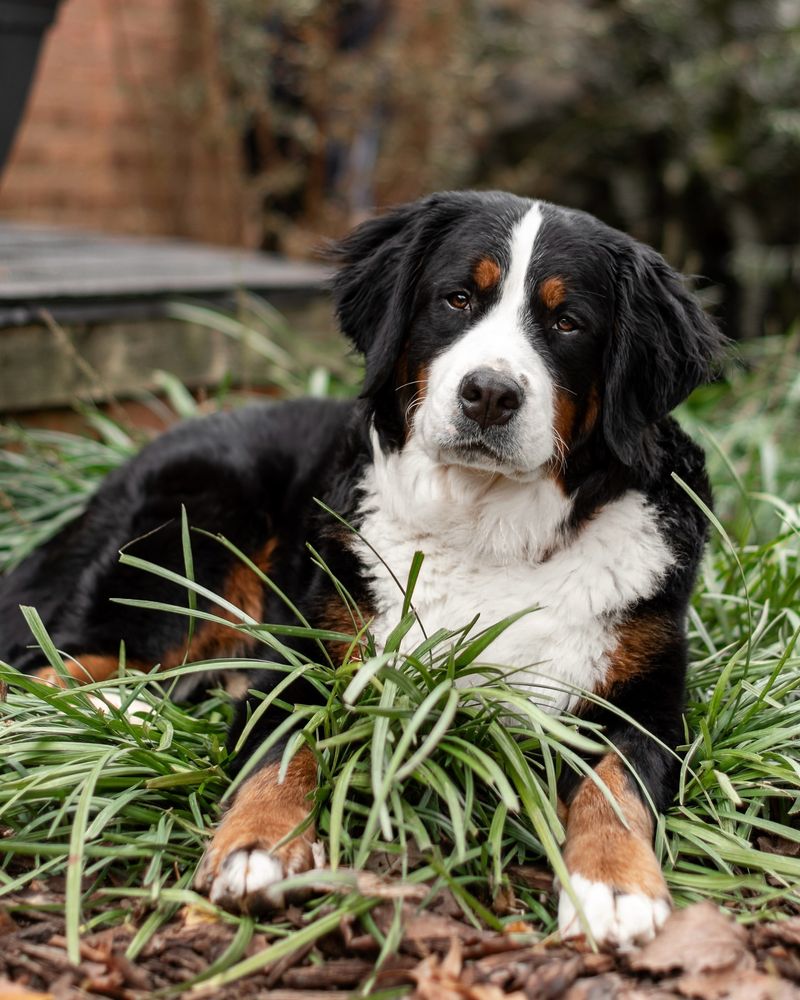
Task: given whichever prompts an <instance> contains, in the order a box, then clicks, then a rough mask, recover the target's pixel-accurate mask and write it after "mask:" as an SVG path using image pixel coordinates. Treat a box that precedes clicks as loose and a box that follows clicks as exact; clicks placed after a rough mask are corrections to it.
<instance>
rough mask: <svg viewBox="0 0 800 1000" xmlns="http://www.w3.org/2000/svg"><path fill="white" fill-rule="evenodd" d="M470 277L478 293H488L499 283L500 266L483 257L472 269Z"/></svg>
mask: <svg viewBox="0 0 800 1000" xmlns="http://www.w3.org/2000/svg"><path fill="white" fill-rule="evenodd" d="M472 277H473V279H474V281H475V284H476V285H477V286H478V290H479V291H481V292H488V291H489V290H490V289H492V288H494V287H495V285H497V284H498V283H499V282H500V265H499V264H498V263H497V261H496V260H492V259H491V257H484V258H482V259H481V260H479V261H478V263H477V264H476V265H475V267H474V268H473V269H472Z"/></svg>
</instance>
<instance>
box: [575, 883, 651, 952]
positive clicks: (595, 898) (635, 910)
mask: <svg viewBox="0 0 800 1000" xmlns="http://www.w3.org/2000/svg"><path fill="white" fill-rule="evenodd" d="M571 882H572V888H573V891H574V893H575V895H576V897H577V899H578V902H579V903H580V906H581V909H582V910H583V915H584V917H585V920H586V923H587V924H588V928H589V930H590V931H591V935H592V937H593V938H594V940H595V942H596V943H597V944H598V945H605V946H608V947H613V948H616V949H617V950H618V951H631V950H632V949H633V948H636V947H638V946H639V945H642V944H646V943H647V942H648V941H651V940H652V939H653V938H654V937H655V935H656V933H657V932H658V931H659V930H660V928H661V927H662V926H663V924H664V922H665V921H666V919H667V917H668V916H669V914H670V910H671V904H670V900H669V896H649V895H647V894H646V893H644V892H622V891H618V890H616V889H614V887H613V886H610V885H607V884H606V883H605V882H593V881H592V880H591V879H588V878H584V877H583V876H582V875H577V874H573V875H572V876H571ZM665 891H666V887H665ZM558 929H559V932H560V934H561V937H562V939H563V940H565V941H566V940H569V939H570V938H576V937H581V936H583V935H584V934H585V930H584V927H583V925H582V923H581V920H580V917H579V915H578V911H577V909H576V907H575V904H574V903H573V902H572V900H571V899H570V897H569V896H568V895H567V893H566V890H565V889H563V888H562V889H561V895H560V898H559V901H558Z"/></svg>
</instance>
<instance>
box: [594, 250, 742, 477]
mask: <svg viewBox="0 0 800 1000" xmlns="http://www.w3.org/2000/svg"><path fill="white" fill-rule="evenodd" d="M617 261H618V264H617V266H618V278H617V289H616V315H615V322H614V328H613V330H612V333H611V339H610V341H609V345H608V347H607V349H606V355H605V361H604V368H605V400H604V406H603V431H604V434H605V438H606V441H607V442H608V444H609V446H610V447H611V449H612V451H613V452H614V453H615V454H616V455H617V457H618V458H619V459H620V460H621V461H622V462H623V463H624V464H625V465H634V464H635V463H636V462H637V461H639V460H640V458H641V449H642V444H643V440H644V437H645V432H646V430H647V428H648V427H649V426H650V425H651V424H653V423H655V422H656V421H657V420H660V419H661V418H662V417H664V416H666V415H667V414H668V413H669V412H670V410H672V409H673V408H674V407H676V406H677V405H678V403H680V402H681V401H682V400H684V399H686V397H687V396H688V395H689V393H690V392H691V391H692V390H693V389H695V388H696V387H697V386H698V385H701V384H702V383H704V382H708V381H709V380H710V379H711V378H712V377H713V376H714V373H715V370H716V367H717V364H718V363H719V361H720V360H721V357H722V352H723V349H724V346H725V344H726V342H727V341H726V338H725V337H723V335H722V334H721V333H720V331H719V329H718V328H717V326H716V324H715V323H714V322H713V320H712V319H711V318H710V317H709V316H707V315H706V314H705V313H704V312H703V310H702V308H701V307H700V304H699V303H698V301H697V299H696V298H695V296H694V295H692V294H691V293H690V292H689V291H688V290H687V289H686V288H685V287H684V284H683V279H682V278H681V276H680V275H679V274H678V273H677V272H676V271H674V270H673V269H672V268H671V267H670V266H669V265H668V264H667V262H666V261H665V260H664V258H663V257H662V256H661V255H660V254H659V253H657V252H656V251H655V250H652V249H651V248H650V247H646V246H644V245H642V244H638V243H636V244H634V245H633V246H632V247H626V248H625V249H624V250H622V251H621V252H620V253H619V255H618V257H617Z"/></svg>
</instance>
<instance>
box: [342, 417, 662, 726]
mask: <svg viewBox="0 0 800 1000" xmlns="http://www.w3.org/2000/svg"><path fill="white" fill-rule="evenodd" d="M375 456H376V457H375V462H374V464H373V465H372V466H370V467H368V469H367V471H366V474H365V476H364V479H363V481H362V483H361V489H362V496H363V500H362V502H361V505H360V512H361V514H362V515H363V521H362V524H361V529H360V530H361V534H362V536H363V538H364V539H365V541H366V542H369V544H370V545H371V546H372V547H373V548H374V549H375V550H376V552H377V553H378V554H379V555H380V557H381V559H382V560H384V561H385V563H386V564H387V565H388V567H389V568H390V569H391V571H392V573H393V574H394V576H396V577H397V579H398V580H399V581H400V583H401V584H403V585H405V582H406V580H407V577H408V571H409V567H410V565H411V561H412V558H413V556H414V553H415V552H416V551H418V550H419V551H422V552H423V553H424V556H425V559H424V562H423V565H422V570H421V572H420V575H419V579H418V580H417V584H416V587H415V589H414V594H413V606H414V608H415V610H416V612H417V614H418V617H419V620H420V621H421V623H422V626H423V627H424V630H425V633H427V635H431V634H432V633H433V632H435V631H436V630H437V629H439V628H446V629H455V628H459V627H461V626H464V625H466V624H467V623H468V622H470V621H471V620H472V619H473V618H474V617H475V615H480V618H479V620H478V623H477V625H476V626H475V631H477V630H479V629H481V628H485V627H486V626H488V625H492V624H494V623H495V622H497V621H500V620H501V619H502V618H505V617H506V616H508V615H511V614H513V613H515V612H518V611H521V610H523V609H524V608H527V607H531V606H536V607H537V610H535V611H533V612H531V614H529V615H526V616H524V617H523V618H521V619H520V620H519V621H517V622H515V623H514V624H513V625H511V626H510V627H509V628H508V629H507V630H506V631H505V632H503V633H502V635H500V636H499V638H498V639H496V640H495V642H494V643H493V644H492V645H491V646H490V647H489V648H488V649H487V650H486V651H485V653H484V654H483V655H482V661H483V662H485V663H492V664H497V665H500V666H503V667H508V668H509V673H511V672H512V671H513V674H512V676H511V677H510V679H511V680H512V682H513V683H514V685H515V686H521V685H525V686H530V687H531V697H532V698H534V699H535V700H536V701H537V702H541V703H542V704H543V705H548V704H549V705H551V706H552V707H554V708H555V707H563V706H564V705H566V704H567V703H568V702H569V701H570V694H571V689H572V688H574V687H578V688H582V689H590V690H591V689H594V688H596V687H597V685H598V684H599V683H600V682H602V680H603V677H604V673H605V669H606V660H607V655H608V653H609V651H610V650H611V648H612V647H613V645H614V626H615V624H616V623H617V622H618V620H619V616H620V614H621V612H622V611H623V610H624V609H625V608H626V607H628V606H630V605H631V604H633V603H634V602H635V601H636V600H637V599H639V598H646V597H648V596H650V595H651V594H653V593H654V592H655V589H656V587H657V584H658V582H659V581H660V579H661V578H662V577H663V574H664V572H665V571H666V569H667V568H668V567H669V565H670V564H671V562H672V560H673V557H672V553H671V552H670V550H669V547H668V546H667V544H666V542H665V540H664V539H663V538H662V536H661V534H660V533H659V531H658V528H657V522H656V518H655V516H654V513H653V511H652V510H651V509H650V508H649V507H648V506H647V504H646V502H645V500H644V497H643V496H642V495H641V494H640V493H638V492H635V491H630V492H628V493H626V494H625V495H624V496H622V497H621V498H620V499H618V500H616V501H614V502H613V503H611V504H608V505H607V506H606V507H604V508H603V509H602V510H600V511H599V512H598V513H597V514H596V515H595V517H594V518H593V519H592V520H591V521H589V522H588V523H587V524H586V525H585V526H584V527H583V528H582V529H581V530H580V531H579V532H578V533H577V534H575V535H572V536H571V537H567V536H566V534H565V531H564V527H563V526H564V523H565V520H566V518H567V517H568V515H569V512H570V502H569V501H568V500H567V499H566V498H565V497H564V496H563V494H562V493H561V491H560V489H559V487H558V486H557V484H555V483H554V482H552V480H550V479H548V478H544V477H543V478H541V479H538V480H535V481H532V482H512V481H510V480H508V479H503V478H499V477H496V478H492V477H490V476H488V475H486V474H483V473H476V472H474V471H472V470H466V469H464V468H461V467H458V466H443V465H440V464H438V463H436V462H434V461H432V460H431V459H430V458H429V457H428V456H427V455H426V454H425V453H424V452H422V450H421V449H419V448H417V447H416V446H415V442H414V437H413V436H412V438H411V440H410V441H409V442H408V444H407V445H406V447H405V448H404V449H403V451H401V452H396V453H392V454H389V455H386V454H383V453H382V452H381V451H380V449H379V448H377V447H376V449H375ZM357 551H358V554H359V557H360V559H361V561H362V564H363V567H364V571H365V573H366V575H367V578H368V580H369V581H370V589H371V592H372V597H373V601H374V610H375V619H374V621H373V624H372V632H373V635H374V636H375V639H376V643H377V644H378V647H379V648H380V647H381V646H382V645H383V644H384V643H385V641H386V638H387V636H388V634H389V632H390V631H391V630H392V629H393V628H394V627H395V626H396V625H397V623H398V622H399V620H400V616H401V610H402V605H403V593H402V590H401V588H400V587H399V586H398V584H397V582H396V581H395V580H394V579H393V578H392V574H391V573H390V572H389V569H387V567H386V566H384V565H383V563H382V562H381V561H380V560H379V559H378V558H377V557H376V556H375V554H374V553H373V552H372V551H371V550H370V548H369V546H367V545H366V544H363V543H359V544H358V546H357ZM423 638H424V635H423V632H422V630H421V629H420V627H419V625H415V626H414V628H412V630H411V631H410V632H409V633H408V634H407V635H406V637H405V639H404V642H403V649H404V650H406V651H410V650H411V649H413V648H414V646H416V645H417V644H418V643H419V642H421V641H422V639H423ZM554 688H555V689H556V690H554Z"/></svg>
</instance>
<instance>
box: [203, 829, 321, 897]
mask: <svg viewBox="0 0 800 1000" xmlns="http://www.w3.org/2000/svg"><path fill="white" fill-rule="evenodd" d="M313 846H314V845H312V850H311V851H310V854H306V852H305V851H303V852H296V853H295V856H294V858H293V859H292V860H290V861H288V863H287V862H286V861H284V860H282V859H281V858H280V857H279V856H278V855H277V854H273V853H272V852H270V851H266V850H263V849H261V848H256V849H253V850H247V849H243V850H238V851H232V852H231V853H230V854H228V855H226V856H225V858H224V859H223V860H222V862H221V863H220V864H218V865H217V866H216V868H215V869H214V866H213V865H212V863H211V862H209V861H208V860H207V859H208V858H209V854H206V856H205V858H204V859H203V863H202V864H201V867H200V870H199V871H198V873H197V879H196V882H195V884H196V885H197V887H198V888H201V889H203V890H205V891H207V892H208V896H209V898H210V900H211V902H212V903H216V904H217V906H222V907H224V908H225V909H226V910H231V911H233V912H236V913H264V912H266V911H268V910H272V909H282V908H283V907H284V906H285V903H286V901H285V899H284V893H283V891H282V890H281V888H280V883H281V882H282V881H283V879H285V878H288V877H289V876H290V875H297V874H298V873H299V872H301V871H306V870H307V869H308V868H313V867H317V865H316V864H315V860H316V859H315V857H314V854H315V851H314V850H313ZM212 871H213V874H212Z"/></svg>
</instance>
